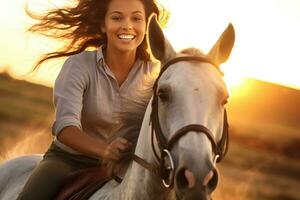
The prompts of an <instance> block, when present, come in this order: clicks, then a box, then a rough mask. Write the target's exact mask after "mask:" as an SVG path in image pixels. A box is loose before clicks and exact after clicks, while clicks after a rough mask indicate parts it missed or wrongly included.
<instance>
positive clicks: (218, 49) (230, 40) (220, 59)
mask: <svg viewBox="0 0 300 200" xmlns="http://www.w3.org/2000/svg"><path fill="white" fill-rule="evenodd" d="M234 40H235V33H234V28H233V26H232V24H231V23H230V24H229V25H228V26H227V28H226V29H225V31H224V32H223V33H222V35H221V37H220V38H219V39H218V41H217V42H216V43H215V45H214V46H213V47H212V48H211V50H210V51H209V53H208V54H207V57H208V58H209V59H211V60H212V61H213V62H214V63H216V64H217V65H218V66H219V65H221V64H222V63H224V62H225V61H226V60H227V59H228V58H229V56H230V53H231V50H232V48H233V45H234Z"/></svg>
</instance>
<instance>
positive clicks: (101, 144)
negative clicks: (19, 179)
mask: <svg viewBox="0 0 300 200" xmlns="http://www.w3.org/2000/svg"><path fill="white" fill-rule="evenodd" d="M161 8H163V7H161ZM26 12H27V14H28V15H29V16H31V17H32V18H33V19H35V20H37V22H36V24H34V25H33V26H31V27H30V28H29V31H30V32H34V33H39V34H42V35H43V36H46V37H48V38H53V39H57V40H58V41H62V40H63V42H64V44H65V46H63V48H62V49H60V50H58V51H55V52H51V53H48V54H46V55H45V56H44V57H42V58H41V59H40V60H39V61H38V62H37V64H36V65H35V69H38V68H39V67H40V66H41V64H42V63H44V62H45V61H48V60H49V59H54V58H61V57H68V58H67V60H66V61H65V63H64V64H63V66H62V69H61V71H60V73H59V75H58V77H57V79H56V81H55V85H54V92H53V93H54V105H55V111H56V112H55V113H56V117H55V121H54V123H53V126H52V134H53V135H54V140H53V143H52V144H51V146H50V147H49V149H48V151H47V152H46V153H45V156H44V157H43V160H42V161H41V162H40V164H39V165H38V166H37V167H36V168H35V170H34V172H33V174H32V175H31V176H30V178H29V180H28V181H27V183H26V184H25V186H24V189H23V191H22V192H21V193H20V195H19V197H18V199H19V200H26V199H54V198H55V195H57V193H58V192H59V190H60V186H61V183H62V180H63V178H65V177H66V176H67V175H69V174H70V173H72V172H75V171H77V170H80V169H87V168H90V167H99V170H102V171H103V174H105V176H104V177H100V180H99V181H100V182H101V180H102V179H104V180H105V179H107V178H108V177H107V176H108V175H110V169H109V168H108V167H107V166H106V165H105V164H107V163H113V164H116V163H117V164H119V165H121V166H122V167H125V168H126V167H127V166H128V162H127V159H124V157H125V156H126V155H128V153H130V152H133V150H134V146H135V144H136V141H137V138H138V133H139V129H140V126H141V122H142V121H141V120H142V117H141V116H143V114H144V112H145V109H146V106H147V104H148V101H149V100H150V95H151V91H152V90H151V88H152V85H153V82H154V79H155V77H156V74H155V73H156V72H157V69H158V68H159V64H158V63H156V62H154V61H152V60H151V59H150V54H149V52H148V51H147V49H148V46H147V39H146V34H145V33H146V29H147V23H148V18H149V17H150V16H151V15H155V16H157V18H158V19H159V22H161V24H163V23H165V22H166V21H167V18H168V15H165V14H164V13H165V11H164V10H163V9H161V10H160V9H159V7H158V5H157V4H156V2H155V1H154V0H127V1H124V0H77V1H76V2H75V3H73V4H72V5H64V6H62V7H54V8H53V9H51V10H48V11H47V12H45V13H44V14H41V15H40V14H36V13H32V12H31V11H30V10H29V9H28V7H27V9H26ZM156 34H160V32H157V33H156ZM91 48H92V49H91ZM161 48H162V47H161ZM149 77H151V78H149ZM128 104H129V105H131V104H132V105H131V106H126V105H128ZM132 116H137V117H136V118H137V119H138V120H137V121H135V123H128V121H130V119H131V117H132ZM57 166H60V167H57ZM49 174H52V175H53V176H50V177H51V178H49ZM100 174H101V173H100ZM120 175H122V172H120ZM45 177H47V180H46V179H45Z"/></svg>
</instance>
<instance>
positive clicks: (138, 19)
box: [133, 17, 143, 22]
mask: <svg viewBox="0 0 300 200" xmlns="http://www.w3.org/2000/svg"><path fill="white" fill-rule="evenodd" d="M142 20H143V19H142V18H141V17H133V21H136V22H139V21H142Z"/></svg>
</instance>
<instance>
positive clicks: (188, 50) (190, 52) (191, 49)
mask: <svg viewBox="0 0 300 200" xmlns="http://www.w3.org/2000/svg"><path fill="white" fill-rule="evenodd" d="M180 53H182V54H186V55H189V56H200V57H203V56H205V54H204V53H203V52H202V51H201V50H200V49H197V48H195V47H189V48H186V49H183V50H181V51H180Z"/></svg>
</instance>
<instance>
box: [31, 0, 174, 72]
mask: <svg viewBox="0 0 300 200" xmlns="http://www.w3.org/2000/svg"><path fill="white" fill-rule="evenodd" d="M110 1H111V0H76V1H75V2H76V3H75V6H65V7H64V8H55V9H52V10H50V11H49V12H47V13H46V14H44V15H39V14H36V13H33V12H32V11H30V10H29V9H28V6H27V7H26V8H25V11H26V13H27V14H28V15H29V16H30V17H32V18H33V19H35V20H38V23H36V24H34V25H33V26H31V27H30V28H29V29H28V31H29V32H34V33H39V34H41V35H44V36H46V37H49V38H54V39H59V40H62V41H66V44H65V46H64V47H63V48H62V49H60V50H58V51H55V52H51V53H47V54H45V55H44V56H42V57H41V58H40V59H39V60H38V61H37V63H36V64H35V66H34V68H33V71H35V70H37V69H38V68H39V67H40V65H41V64H42V63H44V62H45V61H47V60H49V59H53V58H60V57H66V56H71V55H75V54H78V53H80V52H82V51H84V50H86V49H88V48H90V47H95V48H97V47H100V46H101V45H103V44H106V42H107V38H106V35H105V33H103V32H102V31H101V28H100V27H101V25H102V24H103V23H104V18H105V14H106V11H107V8H108V5H109V3H110ZM140 1H141V2H142V3H143V4H144V7H145V12H146V19H148V18H149V16H150V15H151V14H152V13H155V14H156V15H157V16H158V21H159V24H160V25H161V26H164V25H166V23H167V21H168V18H169V14H168V12H167V11H166V9H165V8H164V7H163V6H162V5H160V4H158V3H157V2H156V1H155V0H140ZM147 48H148V45H147V42H146V38H144V41H143V42H142V44H141V45H140V46H139V47H138V49H137V56H138V57H139V58H140V59H142V60H145V61H149V60H150V55H149V53H148V52H147Z"/></svg>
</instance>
